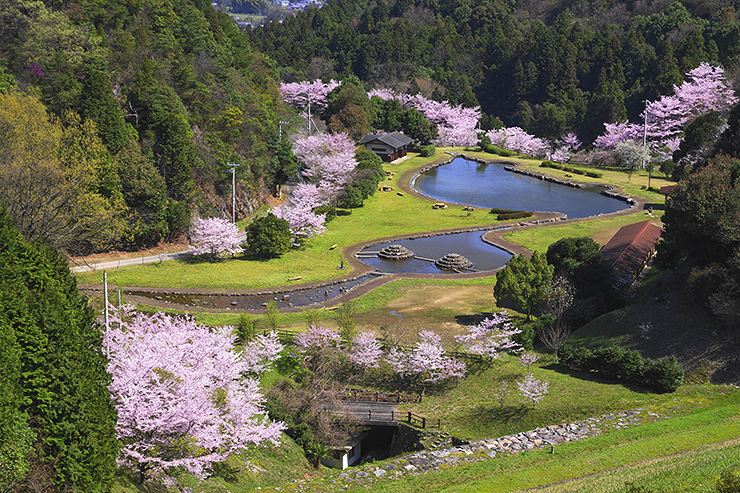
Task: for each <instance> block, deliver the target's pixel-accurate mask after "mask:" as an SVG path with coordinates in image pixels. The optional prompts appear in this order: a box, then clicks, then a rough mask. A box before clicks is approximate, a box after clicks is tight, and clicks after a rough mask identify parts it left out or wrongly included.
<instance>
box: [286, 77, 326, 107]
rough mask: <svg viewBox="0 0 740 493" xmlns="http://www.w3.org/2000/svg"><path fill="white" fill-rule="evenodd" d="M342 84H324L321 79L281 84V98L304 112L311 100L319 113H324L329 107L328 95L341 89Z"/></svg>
mask: <svg viewBox="0 0 740 493" xmlns="http://www.w3.org/2000/svg"><path fill="white" fill-rule="evenodd" d="M340 84H341V82H338V81H335V80H333V79H332V80H330V81H329V82H326V83H325V82H323V81H321V80H320V79H317V80H314V81H312V82H308V81H304V82H291V83H282V84H280V96H281V97H282V98H283V101H285V102H286V103H287V104H289V105H291V106H292V107H293V108H296V109H298V110H304V109H305V108H306V107H307V106H308V102H309V100H310V102H311V105H312V106H314V107H315V108H316V110H317V112H322V111H324V110H325V109H326V107H327V106H328V101H327V98H326V97H327V95H328V94H329V93H330V92H331V91H332V90H334V89H335V88H336V87H339V85H340Z"/></svg>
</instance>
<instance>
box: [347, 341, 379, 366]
mask: <svg viewBox="0 0 740 493" xmlns="http://www.w3.org/2000/svg"><path fill="white" fill-rule="evenodd" d="M382 356H383V346H382V345H381V344H380V341H379V340H378V338H377V337H376V335H375V334H374V333H372V332H360V333H359V334H357V335H356V336H355V337H354V339H352V346H351V348H350V352H349V360H350V361H351V362H352V363H353V364H354V365H357V366H359V367H360V368H363V369H364V368H378V366H380V360H381V358H382Z"/></svg>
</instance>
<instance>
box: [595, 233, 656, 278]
mask: <svg viewBox="0 0 740 493" xmlns="http://www.w3.org/2000/svg"><path fill="white" fill-rule="evenodd" d="M661 231H662V230H661V228H659V227H658V226H656V225H654V224H652V223H651V222H650V221H649V220H648V221H642V222H639V223H635V224H629V225H627V226H623V227H621V228H620V229H619V231H617V232H616V234H615V235H614V236H612V239H611V240H609V242H608V243H607V244H606V245H604V247H603V248H602V249H601V260H602V261H604V262H605V263H606V264H607V265H608V266H609V267H610V268H611V270H612V277H614V278H616V279H626V278H630V277H631V276H632V275H633V274H634V273H635V272H636V271H638V270H639V269H640V267H642V264H643V262H645V260H646V259H647V258H648V257H649V255H650V253H651V252H652V251H653V248H655V245H656V244H657V243H658V240H659V239H660V233H661Z"/></svg>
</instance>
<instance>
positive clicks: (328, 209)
mask: <svg viewBox="0 0 740 493" xmlns="http://www.w3.org/2000/svg"><path fill="white" fill-rule="evenodd" d="M313 212H314V213H316V214H326V222H327V223H328V222H329V221H333V220H334V218H335V217H336V215H337V210H336V209H335V208H334V206H331V205H320V206H318V207H315V208H314V210H313Z"/></svg>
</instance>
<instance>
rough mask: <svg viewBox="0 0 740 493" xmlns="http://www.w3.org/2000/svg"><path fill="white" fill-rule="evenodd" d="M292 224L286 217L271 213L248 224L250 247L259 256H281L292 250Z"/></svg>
mask: <svg viewBox="0 0 740 493" xmlns="http://www.w3.org/2000/svg"><path fill="white" fill-rule="evenodd" d="M291 237H292V235H291V233H290V224H289V223H288V221H286V220H285V219H281V218H279V217H277V216H276V215H275V214H273V213H269V214H267V215H266V216H264V217H259V218H257V219H255V220H254V221H252V223H251V224H250V225H249V226H247V243H248V244H249V249H250V250H252V252H253V253H254V254H255V255H257V256H258V257H265V258H273V257H279V256H280V255H282V254H284V253H285V252H287V251H288V250H290V242H291Z"/></svg>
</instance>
